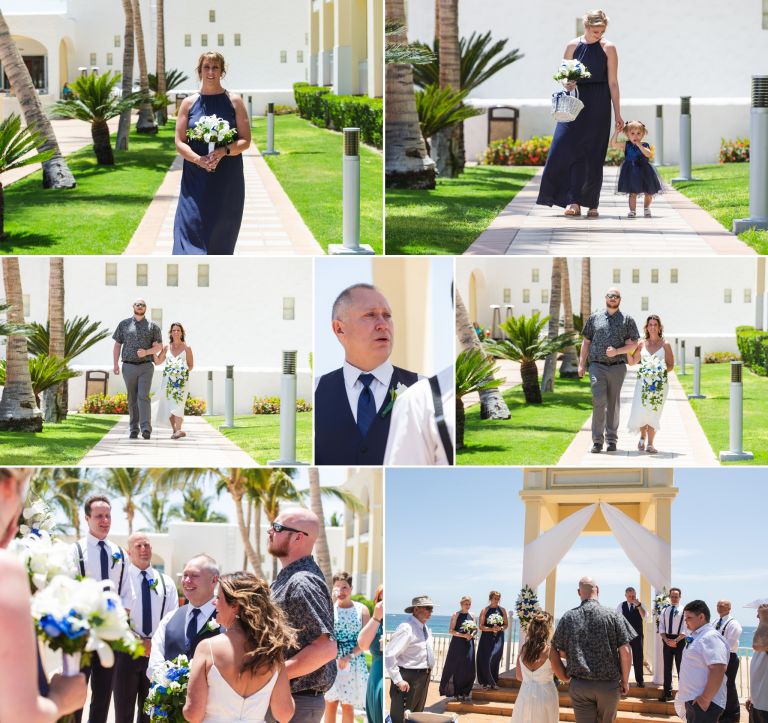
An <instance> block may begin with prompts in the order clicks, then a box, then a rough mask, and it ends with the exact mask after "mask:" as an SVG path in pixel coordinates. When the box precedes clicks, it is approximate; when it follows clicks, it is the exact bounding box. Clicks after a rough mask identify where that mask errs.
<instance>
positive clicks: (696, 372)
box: [688, 346, 706, 399]
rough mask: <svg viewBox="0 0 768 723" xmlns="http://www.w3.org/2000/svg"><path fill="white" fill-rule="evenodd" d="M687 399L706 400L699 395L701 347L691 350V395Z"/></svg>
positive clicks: (703, 396)
mask: <svg viewBox="0 0 768 723" xmlns="http://www.w3.org/2000/svg"><path fill="white" fill-rule="evenodd" d="M688 399H706V396H705V395H704V394H702V393H701V347H700V346H696V347H694V348H693V394H689V395H688Z"/></svg>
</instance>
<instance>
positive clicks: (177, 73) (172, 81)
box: [147, 68, 189, 93]
mask: <svg viewBox="0 0 768 723" xmlns="http://www.w3.org/2000/svg"><path fill="white" fill-rule="evenodd" d="M147 78H148V80H149V89H150V90H151V91H152V92H153V93H158V92H159V91H158V87H159V86H158V83H157V76H156V75H155V74H154V73H147ZM188 80H189V76H188V75H186V74H185V73H184V72H182V71H181V70H177V69H176V68H171V69H170V70H168V71H166V73H165V92H166V93H168V92H170V91H172V90H173V89H174V88H178V87H179V86H180V85H181V84H182V83H186V82H187V81H188Z"/></svg>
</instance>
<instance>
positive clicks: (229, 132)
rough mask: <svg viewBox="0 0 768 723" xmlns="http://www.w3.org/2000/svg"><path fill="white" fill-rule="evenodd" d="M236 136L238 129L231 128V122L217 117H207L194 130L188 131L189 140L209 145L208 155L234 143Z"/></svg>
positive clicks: (199, 121) (201, 119)
mask: <svg viewBox="0 0 768 723" xmlns="http://www.w3.org/2000/svg"><path fill="white" fill-rule="evenodd" d="M236 136H237V129H236V128H230V126H229V121H227V120H224V119H223V118H219V116H217V115H205V116H203V117H202V118H200V120H198V121H197V123H195V127H194V128H188V129H187V138H189V139H190V140H192V141H203V142H204V143H207V144H208V153H213V149H214V148H216V146H225V145H227V143H232V141H233V140H235V137H236Z"/></svg>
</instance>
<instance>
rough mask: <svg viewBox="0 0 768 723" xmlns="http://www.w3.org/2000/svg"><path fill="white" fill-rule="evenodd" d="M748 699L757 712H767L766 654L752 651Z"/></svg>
mask: <svg viewBox="0 0 768 723" xmlns="http://www.w3.org/2000/svg"><path fill="white" fill-rule="evenodd" d="M749 699H750V700H751V701H752V705H753V706H755V708H757V709H758V710H759V711H768V653H765V652H763V651H759V652H758V651H757V650H754V651H752V660H751V661H750V664H749Z"/></svg>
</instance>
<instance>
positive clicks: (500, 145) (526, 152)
mask: <svg viewBox="0 0 768 723" xmlns="http://www.w3.org/2000/svg"><path fill="white" fill-rule="evenodd" d="M551 143H552V136H534V137H533V138H529V139H528V140H527V141H521V140H517V141H515V140H512V136H509V137H508V138H502V139H500V140H498V141H491V144H490V145H489V146H488V148H487V149H486V151H485V153H484V154H483V156H482V157H481V159H480V161H481V163H486V164H488V165H491V166H543V165H544V164H545V163H546V162H547V154H548V153H549V146H550V144H551Z"/></svg>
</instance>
